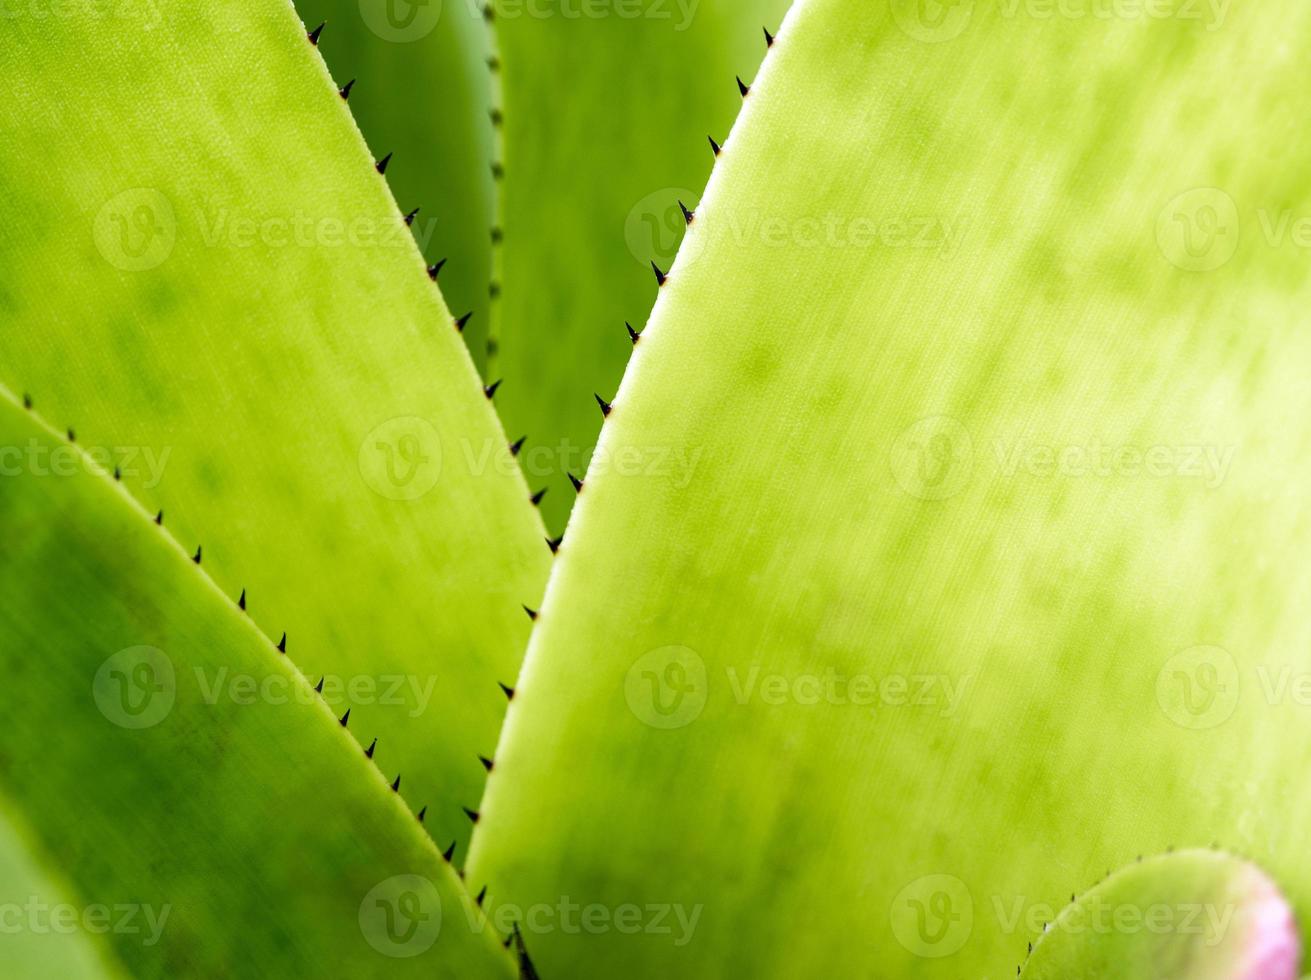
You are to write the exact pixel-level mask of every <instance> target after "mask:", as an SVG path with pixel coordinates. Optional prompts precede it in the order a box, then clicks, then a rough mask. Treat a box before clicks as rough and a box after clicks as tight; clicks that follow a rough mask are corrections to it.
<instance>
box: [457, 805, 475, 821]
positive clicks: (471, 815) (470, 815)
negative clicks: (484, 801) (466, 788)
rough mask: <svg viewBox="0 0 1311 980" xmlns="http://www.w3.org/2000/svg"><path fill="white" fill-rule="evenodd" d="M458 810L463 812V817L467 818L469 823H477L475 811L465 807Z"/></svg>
mask: <svg viewBox="0 0 1311 980" xmlns="http://www.w3.org/2000/svg"><path fill="white" fill-rule="evenodd" d="M460 809H461V810H463V811H464V815H465V816H466V817H468V818H469V822H470V823H477V822H478V811H477V810H470V809H469V808H468V807H467V806H462V807H460Z"/></svg>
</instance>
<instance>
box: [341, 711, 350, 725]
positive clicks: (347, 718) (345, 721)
mask: <svg viewBox="0 0 1311 980" xmlns="http://www.w3.org/2000/svg"><path fill="white" fill-rule="evenodd" d="M350 720H351V709H350V708H347V709H346V713H345V714H344V715H342V716H341V727H342V728H346V727H347V726H348V725H350Z"/></svg>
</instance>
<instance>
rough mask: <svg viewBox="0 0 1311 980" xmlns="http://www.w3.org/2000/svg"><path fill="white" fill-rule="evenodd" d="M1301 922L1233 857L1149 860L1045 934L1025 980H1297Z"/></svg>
mask: <svg viewBox="0 0 1311 980" xmlns="http://www.w3.org/2000/svg"><path fill="white" fill-rule="evenodd" d="M1299 958H1300V950H1299V942H1298V938H1297V933H1296V931H1295V930H1294V927H1293V915H1292V911H1291V910H1290V909H1289V907H1288V904H1287V903H1286V902H1285V900H1284V898H1283V896H1282V895H1280V894H1279V889H1278V888H1277V887H1276V886H1275V884H1274V882H1272V881H1271V880H1270V879H1269V878H1268V877H1267V876H1266V875H1265V874H1264V873H1263V872H1262V871H1261V870H1260V869H1259V868H1256V867H1254V866H1253V865H1251V864H1248V863H1247V862H1245V861H1241V860H1239V859H1238V858H1235V857H1231V856H1229V855H1227V854H1218V853H1214V852H1211V851H1184V852H1180V853H1176V854H1171V855H1165V856H1162V857H1155V858H1149V859H1147V860H1146V861H1140V862H1138V863H1137V864H1134V865H1131V866H1130V867H1128V868H1126V869H1123V870H1121V871H1117V872H1116V873H1115V874H1113V875H1111V876H1109V877H1108V878H1107V879H1106V880H1104V881H1102V882H1099V883H1098V884H1097V886H1096V887H1094V888H1092V889H1091V890H1089V891H1088V892H1086V893H1085V894H1083V895H1079V896H1078V897H1077V900H1076V901H1074V902H1072V903H1071V904H1070V905H1068V906H1066V907H1065V909H1064V910H1063V911H1062V912H1061V914H1060V915H1059V916H1058V917H1057V918H1056V919H1055V921H1053V922H1052V923H1051V925H1050V926H1049V927H1048V928H1047V929H1045V930H1044V931H1043V935H1042V937H1041V938H1040V939H1039V940H1038V942H1036V943H1035V944H1034V947H1033V952H1032V954H1031V955H1030V956H1029V958H1028V959H1027V960H1026V961H1025V963H1024V969H1023V971H1022V972H1021V974H1020V976H1021V977H1023V978H1025V980H1099V978H1102V977H1120V978H1123V980H1138V978H1142V980H1155V978H1157V977H1172V978H1176V980H1249V978H1256V977H1259V978H1261V980H1295V978H1296V977H1297V975H1298V969H1297V966H1298V960H1299Z"/></svg>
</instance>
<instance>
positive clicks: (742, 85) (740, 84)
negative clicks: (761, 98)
mask: <svg viewBox="0 0 1311 980" xmlns="http://www.w3.org/2000/svg"><path fill="white" fill-rule="evenodd" d="M737 90H738V91H739V92H741V93H742V98H744V99H745V98H746V97H747V96H748V95H750V94H751V86H750V85H748V84H747V83H746V82H744V81H742V76H741V75H738V76H737Z"/></svg>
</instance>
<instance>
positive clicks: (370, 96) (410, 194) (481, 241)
mask: <svg viewBox="0 0 1311 980" xmlns="http://www.w3.org/2000/svg"><path fill="white" fill-rule="evenodd" d="M296 10H297V12H299V14H300V16H301V19H302V20H303V21H304V22H305V23H306V24H307V25H309V27H310V29H311V30H313V29H314V28H315V27H317V26H318V25H319V24H321V23H325V22H326V26H325V28H324V31H323V33H322V34H321V35H320V38H319V50H320V51H321V52H322V53H323V57H324V59H325V60H326V61H327V63H328V67H329V69H331V71H332V74H333V77H335V78H337V79H339V80H341V82H342V84H345V82H347V81H349V80H350V79H352V78H354V79H356V80H357V81H356V84H355V86H354V87H353V88H352V89H351V97H350V109H351V113H352V114H353V115H354V116H355V118H356V120H357V121H358V122H359V125H360V130H361V131H362V132H363V133H364V137H365V139H366V140H368V143H369V146H370V147H371V148H372V150H373V155H374V156H375V157H376V158H378V159H379V160H383V159H385V158H386V157H387V155H388V154H392V155H393V156H392V159H390V160H388V161H387V163H386V164H385V172H386V175H387V182H388V183H389V184H390V185H391V189H392V193H393V194H394V195H395V197H396V200H397V201H399V202H400V204H401V207H402V208H404V209H405V210H406V211H408V210H410V209H411V208H414V207H422V210H421V211H420V212H419V214H418V215H417V216H416V217H415V221H414V224H413V225H412V226H411V227H412V230H413V232H414V237H415V239H416V241H417V242H418V243H419V248H420V250H421V251H422V252H423V254H424V255H425V256H426V257H427V261H428V263H429V265H432V266H435V265H437V264H438V263H439V262H442V260H443V259H445V260H446V262H445V264H444V265H442V266H441V269H440V272H439V279H440V282H441V288H442V295H443V296H445V297H446V301H447V303H449V304H450V306H451V308H452V310H453V311H454V312H455V314H456V315H457V316H463V315H464V314H465V313H470V312H471V313H472V314H473V316H472V317H470V319H469V320H468V322H467V324H466V326H465V328H464V340H465V343H466V344H467V345H468V347H469V352H470V353H471V354H472V355H473V358H474V360H475V361H476V362H477V363H479V364H482V363H483V362H484V359H485V356H486V346H487V337H488V329H487V328H488V324H489V323H490V316H489V304H490V298H489V288H490V285H491V280H492V245H491V229H492V225H493V224H494V222H495V220H496V218H495V212H494V206H493V201H494V191H493V181H492V164H493V162H494V157H493V146H494V141H493V131H492V115H491V111H492V76H491V73H490V71H489V69H488V66H487V55H488V48H489V46H488V37H487V25H486V22H485V20H484V18H483V14H482V9H481V6H480V4H478V3H477V2H475V0H296Z"/></svg>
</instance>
